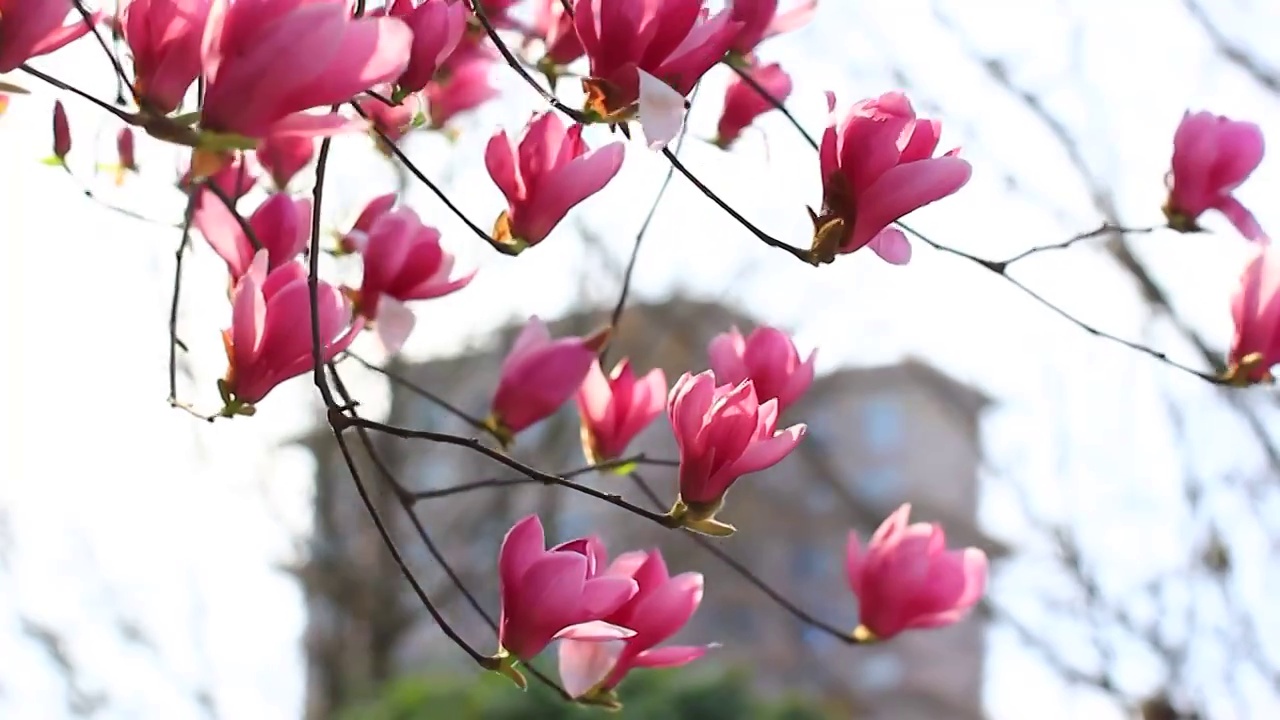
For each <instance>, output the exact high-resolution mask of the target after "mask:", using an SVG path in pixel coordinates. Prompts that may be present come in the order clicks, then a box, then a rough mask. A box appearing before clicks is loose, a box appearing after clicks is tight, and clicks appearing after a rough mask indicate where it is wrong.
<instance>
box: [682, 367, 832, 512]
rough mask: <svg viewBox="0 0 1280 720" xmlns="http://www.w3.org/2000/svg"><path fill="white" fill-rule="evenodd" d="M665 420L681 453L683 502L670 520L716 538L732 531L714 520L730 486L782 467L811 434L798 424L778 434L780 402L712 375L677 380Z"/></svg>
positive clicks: (745, 385) (749, 386)
mask: <svg viewBox="0 0 1280 720" xmlns="http://www.w3.org/2000/svg"><path fill="white" fill-rule="evenodd" d="M667 417H668V418H669V419H670V421H671V429H672V431H673V432H674V433H675V439H676V447H677V448H679V452H680V470H679V480H680V497H679V499H677V501H676V505H675V507H674V508H673V509H672V511H671V515H672V516H673V518H675V519H676V520H678V521H679V522H680V523H681V524H682V525H683V526H684V527H687V528H689V529H692V530H697V531H698V532H702V533H705V534H713V535H728V534H731V533H732V532H733V531H734V528H733V526H732V525H726V524H724V523H721V522H719V521H717V520H716V519H715V514H716V512H717V511H718V510H719V509H720V507H721V506H722V505H723V504H724V497H725V494H726V493H727V492H728V491H729V487H730V486H732V485H733V483H734V482H735V481H736V480H737V479H738V478H740V477H742V476H743V475H747V474H749V473H753V472H757V471H759V470H764V469H765V468H769V467H772V466H774V465H776V464H778V463H779V462H781V461H782V459H783V458H785V457H786V456H787V455H788V454H790V453H791V451H792V450H794V449H795V448H796V445H798V444H799V443H800V439H801V438H802V437H804V434H805V431H806V430H807V429H808V428H807V426H806V425H803V424H798V425H792V426H791V427H789V428H786V429H785V430H778V429H777V425H778V401H777V400H768V401H766V402H764V403H760V402H758V401H757V399H756V390H755V387H754V386H753V385H752V383H751V381H750V380H745V381H743V382H741V383H738V384H737V385H732V384H726V385H717V384H716V376H715V373H714V372H712V371H710V370H707V371H705V372H701V373H699V374H697V375H692V374H690V373H685V374H684V375H683V376H681V378H680V379H679V380H677V381H676V384H675V386H674V387H672V388H671V393H670V395H669V396H668V398H667Z"/></svg>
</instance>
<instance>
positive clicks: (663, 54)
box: [573, 0, 742, 118]
mask: <svg viewBox="0 0 1280 720" xmlns="http://www.w3.org/2000/svg"><path fill="white" fill-rule="evenodd" d="M573 11H574V25H575V27H577V29H578V37H579V39H581V40H582V46H583V48H584V50H585V51H586V55H587V59H588V60H589V61H590V63H591V78H590V79H589V80H588V81H586V82H584V83H583V84H584V85H585V86H586V87H587V89H588V90H587V92H588V97H587V109H588V110H591V111H594V112H596V113H597V114H599V115H600V116H601V117H604V118H612V117H617V116H619V115H620V114H625V113H626V112H627V111H628V109H629V108H630V107H631V106H632V105H633V104H635V103H636V102H637V101H638V100H640V77H639V75H638V74H637V73H636V71H637V70H643V71H645V72H647V73H649V74H650V75H652V76H653V77H655V78H657V79H659V80H661V81H662V82H663V83H665V84H667V85H669V86H670V87H671V89H673V90H674V91H675V92H677V93H679V94H680V95H682V96H687V95H688V94H689V93H690V92H691V91H692V90H693V86H694V85H696V84H697V83H698V80H699V79H701V78H702V76H703V75H704V74H706V72H707V71H708V70H710V69H711V67H712V66H713V65H715V64H716V63H717V62H719V61H720V60H721V59H722V58H723V57H724V55H725V52H726V51H728V49H729V45H730V44H731V43H732V42H733V39H734V37H735V36H736V35H737V34H738V32H739V31H740V30H741V29H742V23H740V22H737V21H735V20H733V19H732V17H731V12H730V10H728V9H726V10H722V11H721V12H719V13H717V14H716V15H715V17H712V18H709V19H708V18H707V13H706V10H705V8H704V7H703V2H702V0H650V1H649V2H614V1H612V0H575V1H574V3H573Z"/></svg>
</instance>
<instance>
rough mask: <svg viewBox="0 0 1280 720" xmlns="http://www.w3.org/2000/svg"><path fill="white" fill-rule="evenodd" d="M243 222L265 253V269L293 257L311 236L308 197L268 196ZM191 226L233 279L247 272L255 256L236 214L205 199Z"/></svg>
mask: <svg viewBox="0 0 1280 720" xmlns="http://www.w3.org/2000/svg"><path fill="white" fill-rule="evenodd" d="M246 223H247V224H248V226H249V229H251V230H253V236H254V237H255V238H257V240H258V242H260V243H261V244H262V250H263V252H265V253H266V255H265V257H266V258H267V270H268V271H273V270H275V269H276V268H278V267H280V266H282V265H285V264H287V263H290V262H292V261H293V260H295V259H296V258H297V257H298V255H299V254H300V253H301V252H302V251H303V250H304V249H306V247H307V242H308V241H309V240H310V238H311V199H310V198H297V199H294V198H292V197H290V196H289V195H287V194H285V193H276V194H274V195H271V196H270V197H268V198H267V199H266V200H265V201H263V203H262V204H261V205H259V206H258V209H257V210H254V211H253V214H252V215H250V216H249V217H248V219H247V220H246ZM192 225H193V227H195V229H196V230H198V231H200V234H201V235H203V236H204V239H205V240H206V241H208V243H209V246H210V247H212V248H213V251H214V252H216V253H217V254H218V257H220V258H222V259H223V261H225V262H226V263H227V272H228V273H230V274H231V279H232V280H237V279H239V278H240V277H241V276H242V275H244V274H245V273H247V272H249V267H250V264H251V263H252V262H253V261H254V260H255V259H256V257H257V251H256V250H255V249H254V247H253V241H252V240H251V239H250V238H249V236H248V235H247V234H245V232H244V229H243V228H242V227H241V226H240V223H239V221H237V220H236V216H235V215H232V214H231V211H230V210H228V209H227V207H226V206H225V205H224V204H223V203H222V201H221V200H219V199H218V198H216V197H210V198H206V199H205V201H204V202H202V203H200V205H199V206H198V207H197V208H196V213H195V217H194V218H193V222H192Z"/></svg>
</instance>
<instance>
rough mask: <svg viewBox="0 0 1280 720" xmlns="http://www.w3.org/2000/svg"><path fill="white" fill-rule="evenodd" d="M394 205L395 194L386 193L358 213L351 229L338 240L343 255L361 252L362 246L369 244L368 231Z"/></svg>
mask: <svg viewBox="0 0 1280 720" xmlns="http://www.w3.org/2000/svg"><path fill="white" fill-rule="evenodd" d="M395 205H396V194H395V193H387V194H386V195H379V196H378V197H376V198H374V199H372V200H370V201H369V204H368V205H365V206H364V209H363V210H361V211H360V214H359V215H358V216H357V217H356V220H355V222H354V223H352V224H351V229H350V230H349V231H347V232H346V233H345V234H344V235H343V236H342V238H341V239H340V240H339V243H338V244H339V247H340V248H341V250H342V252H344V253H354V252H361V251H362V250H364V246H365V244H366V243H367V242H369V230H370V229H371V228H372V227H373V224H374V223H375V222H377V221H378V218H381V217H382V216H383V215H385V214H387V213H388V212H390V211H391V208H393V207H395Z"/></svg>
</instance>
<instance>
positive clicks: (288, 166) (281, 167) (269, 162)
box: [254, 135, 316, 191]
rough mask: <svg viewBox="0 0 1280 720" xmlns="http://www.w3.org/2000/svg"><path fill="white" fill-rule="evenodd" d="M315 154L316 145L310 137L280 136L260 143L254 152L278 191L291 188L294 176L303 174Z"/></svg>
mask: <svg viewBox="0 0 1280 720" xmlns="http://www.w3.org/2000/svg"><path fill="white" fill-rule="evenodd" d="M315 152H316V143H315V140H314V139H312V138H310V137H307V136H305V135H279V136H272V137H268V138H266V139H264V140H263V141H262V142H260V143H258V149H257V150H256V151H254V155H255V156H256V157H257V158H258V164H259V165H261V166H262V167H263V168H264V169H265V170H266V171H267V172H268V173H270V175H271V181H272V182H274V183H275V185H276V189H277V190H280V191H283V190H284V189H285V188H286V187H288V186H289V181H290V180H292V179H293V176H294V175H297V174H298V173H300V172H302V169H303V168H305V167H306V166H307V164H308V163H310V162H311V157H312V156H313V155H315Z"/></svg>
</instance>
